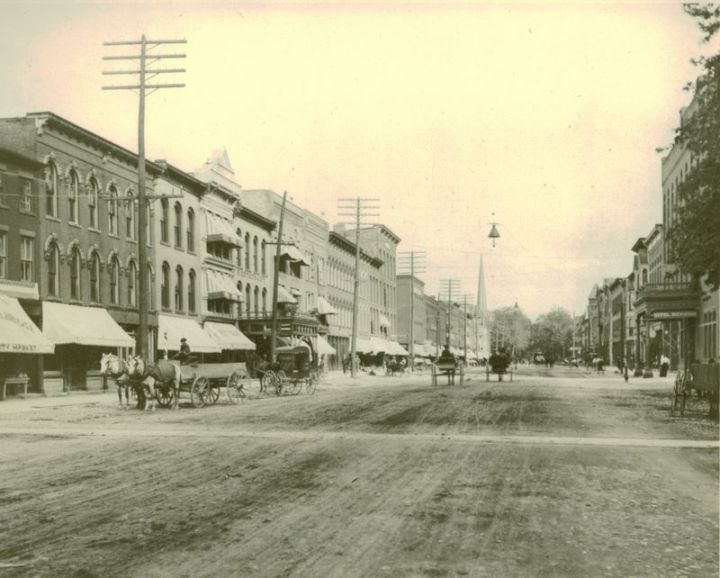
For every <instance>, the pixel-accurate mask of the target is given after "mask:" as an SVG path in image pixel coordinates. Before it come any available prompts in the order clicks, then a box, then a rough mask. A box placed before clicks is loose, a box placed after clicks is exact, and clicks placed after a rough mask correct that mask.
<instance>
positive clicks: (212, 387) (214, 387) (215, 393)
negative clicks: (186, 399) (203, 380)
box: [205, 382, 220, 405]
mask: <svg viewBox="0 0 720 578" xmlns="http://www.w3.org/2000/svg"><path fill="white" fill-rule="evenodd" d="M218 399H220V385H219V384H217V383H212V382H210V383H208V388H207V394H206V395H205V403H207V404H208V405H215V404H216V403H217V401H218Z"/></svg>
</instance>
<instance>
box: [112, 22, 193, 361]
mask: <svg viewBox="0 0 720 578" xmlns="http://www.w3.org/2000/svg"><path fill="white" fill-rule="evenodd" d="M186 43H187V41H186V40H147V39H146V38H145V35H144V34H143V35H142V37H141V38H140V40H123V41H117V42H103V46H139V47H140V53H139V54H131V55H121V56H116V55H112V56H103V60H122V61H136V60H138V61H139V67H138V69H133V70H105V71H103V74H104V75H130V76H136V77H137V83H136V84H127V85H111V86H103V87H102V89H103V90H137V91H139V94H140V100H139V105H138V206H139V211H138V261H139V265H138V269H139V270H138V284H139V285H140V291H139V293H140V299H139V300H138V301H139V302H138V307H139V313H140V319H139V323H138V333H137V335H136V336H135V344H136V347H135V349H136V351H138V352H140V354H141V355H142V357H143V359H149V358H150V356H149V351H148V333H149V330H148V310H149V299H150V292H149V291H148V278H147V275H148V269H147V268H148V259H147V207H148V201H149V200H152V198H157V197H152V198H150V197H148V195H147V194H146V192H145V97H146V96H149V95H150V94H152V93H153V92H155V91H156V90H160V89H161V88H183V87H184V86H185V85H184V84H178V83H173V84H148V83H147V81H148V80H149V79H151V78H153V77H155V76H157V75H158V74H175V73H181V72H185V69H184V68H164V69H163V68H148V65H152V64H153V63H155V62H157V61H158V60H165V59H171V58H172V59H175V58H185V54H154V53H150V51H151V50H152V49H153V48H156V47H158V46H165V45H167V44H186ZM148 91H149V92H148Z"/></svg>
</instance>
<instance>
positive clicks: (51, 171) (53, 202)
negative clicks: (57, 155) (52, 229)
mask: <svg viewBox="0 0 720 578" xmlns="http://www.w3.org/2000/svg"><path fill="white" fill-rule="evenodd" d="M57 197H58V171H57V165H56V164H55V163H54V162H53V161H50V162H49V163H48V167H47V171H46V173H45V212H46V213H47V214H48V215H49V216H51V217H57V216H58V207H57Z"/></svg>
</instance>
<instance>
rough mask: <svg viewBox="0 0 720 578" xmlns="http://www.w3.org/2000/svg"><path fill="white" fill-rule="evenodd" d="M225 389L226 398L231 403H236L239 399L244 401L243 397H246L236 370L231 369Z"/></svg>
mask: <svg viewBox="0 0 720 578" xmlns="http://www.w3.org/2000/svg"><path fill="white" fill-rule="evenodd" d="M225 390H226V391H227V396H228V399H229V400H230V403H232V404H238V403H240V402H241V401H245V399H247V394H246V393H245V387H244V384H243V382H242V379H241V377H240V374H239V373H238V372H237V371H233V372H232V373H231V374H230V376H229V377H228V378H227V384H226V386H225Z"/></svg>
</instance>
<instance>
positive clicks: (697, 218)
mask: <svg viewBox="0 0 720 578" xmlns="http://www.w3.org/2000/svg"><path fill="white" fill-rule="evenodd" d="M683 8H684V10H685V12H686V13H687V14H689V15H690V16H692V17H693V18H695V19H696V20H697V23H698V26H699V28H700V30H702V32H703V33H704V35H705V36H704V38H703V40H704V41H705V42H707V41H709V40H710V39H711V38H712V37H713V36H714V35H715V34H716V33H717V32H718V31H719V30H720V5H714V4H686V5H685V6H684V7H683ZM695 63H696V64H697V65H698V66H700V67H702V70H703V72H702V74H701V75H700V76H699V78H698V79H697V80H696V81H695V82H694V83H692V84H690V85H689V86H688V88H689V89H690V90H692V91H693V102H692V104H691V106H690V107H689V108H688V112H687V114H685V115H684V116H683V118H682V122H681V126H680V127H679V128H678V129H677V132H676V137H675V144H676V145H677V146H685V147H686V148H687V150H689V151H690V152H691V154H692V158H693V162H692V164H691V167H690V170H689V172H688V173H687V176H686V178H685V180H684V181H683V182H682V183H681V184H679V186H678V194H679V198H680V201H681V202H680V203H679V207H678V211H677V216H676V220H675V222H674V224H673V226H672V227H671V228H670V230H669V231H668V232H667V234H668V239H669V240H670V244H669V246H670V251H671V254H672V257H673V259H674V261H675V262H676V263H677V264H678V266H679V267H680V269H681V270H683V271H687V272H688V273H691V274H693V275H694V276H696V277H702V276H703V275H708V282H709V283H710V284H711V285H712V286H713V287H715V288H717V287H718V286H720V226H718V224H720V54H715V55H713V56H710V57H703V58H700V59H698V60H696V61H695Z"/></svg>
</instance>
